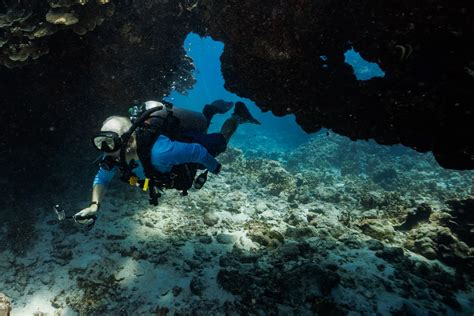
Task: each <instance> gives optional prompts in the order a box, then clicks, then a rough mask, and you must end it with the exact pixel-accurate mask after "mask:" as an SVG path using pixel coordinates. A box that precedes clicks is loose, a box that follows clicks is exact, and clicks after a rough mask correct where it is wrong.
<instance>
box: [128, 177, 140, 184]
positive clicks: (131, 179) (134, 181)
mask: <svg viewBox="0 0 474 316" xmlns="http://www.w3.org/2000/svg"><path fill="white" fill-rule="evenodd" d="M128 183H130V185H137V184H138V177H130V179H128Z"/></svg>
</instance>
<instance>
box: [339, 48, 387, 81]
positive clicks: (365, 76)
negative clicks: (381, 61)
mask: <svg viewBox="0 0 474 316" xmlns="http://www.w3.org/2000/svg"><path fill="white" fill-rule="evenodd" d="M344 57H345V62H346V63H348V64H349V65H351V66H352V68H353V69H354V75H355V76H356V78H357V80H370V79H372V78H375V77H384V76H385V72H383V70H382V69H380V67H379V65H377V64H376V63H371V62H368V61H366V60H365V59H364V58H362V56H360V54H359V53H358V52H356V51H355V50H354V49H349V50H348V51H346V52H345V53H344Z"/></svg>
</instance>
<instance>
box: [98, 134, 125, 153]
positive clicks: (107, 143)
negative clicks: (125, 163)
mask: <svg viewBox="0 0 474 316" xmlns="http://www.w3.org/2000/svg"><path fill="white" fill-rule="evenodd" d="M92 143H93V144H94V147H95V148H97V149H98V150H100V151H103V152H106V153H112V152H115V151H117V150H120V147H122V138H121V137H120V136H119V134H117V133H115V132H100V133H98V134H97V135H95V136H94V137H92Z"/></svg>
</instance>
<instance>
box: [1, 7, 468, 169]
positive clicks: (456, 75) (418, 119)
mask: <svg viewBox="0 0 474 316" xmlns="http://www.w3.org/2000/svg"><path fill="white" fill-rule="evenodd" d="M114 7H115V10H114ZM114 11H115V13H114ZM249 12H251V14H249ZM112 14H113V16H112ZM472 17H473V9H472V6H471V5H470V2H469V1H467V0H463V1H460V2H457V3H456V4H455V5H453V4H452V3H451V2H449V1H446V0H425V1H422V2H413V3H404V4H403V5H401V4H400V3H399V2H397V1H393V0H392V1H390V2H388V3H384V5H383V6H382V5H380V3H378V2H377V1H368V2H364V4H363V5H361V4H360V3H359V2H357V1H349V2H347V1H331V2H314V1H308V0H302V1H283V2H280V3H274V2H261V1H257V0H251V1H240V2H235V1H230V0H199V1H181V0H180V1H147V0H137V1H120V2H113V1H106V0H99V1H91V0H89V1H87V0H80V1H72V0H50V1H47V2H46V1H45V2H42V1H34V2H31V1H30V2H25V1H22V2H18V3H14V4H11V5H6V4H2V5H1V6H0V64H2V65H5V66H7V67H15V66H18V65H24V64H27V63H33V64H35V63H37V62H40V61H38V58H39V57H40V56H43V55H45V54H47V53H48V51H49V52H50V54H52V55H53V56H54V57H52V59H51V60H54V61H55V62H58V61H64V63H60V64H59V65H60V67H62V68H63V67H65V68H66V69H64V73H63V74H61V76H60V77H61V80H57V79H56V78H55V76H54V75H47V76H43V77H42V78H47V79H46V80H47V82H48V85H49V86H57V83H58V82H59V83H63V82H66V85H68V87H69V89H67V92H68V93H72V94H75V95H78V96H80V97H82V98H84V96H83V94H84V89H85V88H86V89H88V90H91V91H90V92H91V93H90V94H89V95H88V96H87V98H89V99H90V101H91V102H88V109H89V110H92V109H91V108H93V106H91V105H90V104H104V103H105V104H108V105H110V104H121V103H122V102H125V103H127V102H130V101H131V100H133V99H147V98H155V97H157V96H159V97H160V96H162V95H163V94H164V93H167V91H168V89H169V88H170V87H171V86H174V87H175V88H176V89H177V90H179V91H185V89H186V88H188V87H191V86H192V84H193V79H192V75H191V73H190V71H191V70H192V69H193V67H192V65H191V62H190V60H189V59H187V58H186V57H185V56H184V52H183V49H182V43H183V39H184V36H185V34H187V33H188V32H190V31H195V32H199V33H200V34H201V35H210V36H212V37H213V38H215V39H217V40H220V41H222V42H223V43H224V44H225V50H224V54H223V56H222V58H221V61H222V71H223V75H224V78H225V80H226V88H227V89H228V90H230V91H232V92H235V93H237V94H238V95H240V96H242V97H247V98H250V99H252V100H254V101H255V102H256V103H257V105H258V106H259V107H260V108H261V109H262V110H264V111H268V110H271V111H272V112H273V113H274V114H276V115H286V114H290V113H293V114H295V116H296V119H297V122H298V123H299V124H300V125H301V126H302V127H303V129H304V130H306V131H308V132H315V131H317V130H319V129H320V128H321V127H326V128H329V129H332V130H333V131H335V132H337V133H339V134H342V135H346V136H348V137H350V138H351V139H369V138H373V139H375V140H376V141H377V142H378V143H380V144H397V143H401V144H403V145H406V146H410V147H412V148H415V149H416V150H419V151H422V152H425V151H430V150H431V151H433V152H434V154H435V157H436V159H437V161H438V162H439V163H440V164H441V165H442V166H443V167H446V168H456V169H472V168H474V159H473V158H472V156H473V153H474V140H473V138H472V137H469V136H468V135H472V134H473V133H474V130H473V126H474V125H473V124H472V122H473V121H474V120H473V116H474V113H473V112H472V109H471V108H470V106H471V105H472V103H473V102H472V101H473V99H474V98H473V93H474V92H473V91H472V89H470V87H471V86H472V83H473V80H474V60H473V58H472V56H473V55H474V52H473V51H472V48H471V47H470V46H469V45H467V43H469V41H470V39H471V38H472V37H473V29H472V20H473V19H472ZM103 21H107V23H102V22H103ZM100 24H102V25H101V26H100V27H98V28H96V26H97V25H100ZM91 30H94V32H90V31H91ZM58 31H64V32H58ZM62 33H64V34H62ZM74 37H76V38H75V39H74ZM65 39H66V40H65ZM350 48H354V49H355V50H356V51H358V52H359V53H360V54H361V55H362V57H364V58H365V59H367V60H369V61H372V62H377V63H378V64H379V65H380V67H381V68H382V69H383V70H384V71H385V77H384V78H376V79H372V80H369V81H357V80H356V78H355V76H354V74H353V70H352V68H351V66H349V65H348V64H346V63H345V62H344V55H343V54H344V52H345V51H347V50H348V49H350ZM85 56H89V57H87V58H84V57H85ZM43 57H44V56H43ZM58 57H59V59H58ZM51 60H50V61H47V60H46V59H44V60H42V61H41V63H43V62H45V63H46V66H45V67H46V68H48V67H53V64H52V63H51ZM73 63H77V64H79V66H77V65H76V66H74V65H73ZM54 65H55V66H54V67H55V68H59V67H57V65H58V64H54ZM41 72H43V73H44V70H43V69H39V71H38V69H35V70H34V71H33V70H32V71H31V73H28V74H29V75H31V74H34V73H41ZM65 74H69V75H65ZM86 74H90V76H87V75H86ZM25 75H26V74H25ZM74 76H78V78H76V79H77V80H72V79H73V78H72V77H74ZM42 78H38V77H35V79H36V80H40V81H42V80H43V79H42ZM185 79H186V80H185ZM85 82H86V83H87V84H85ZM85 85H87V87H84V86H85ZM23 86H24V87H25V89H27V88H28V87H34V86H35V84H31V83H25V84H24V85H23ZM43 89H45V88H43ZM63 93H64V92H63ZM55 97H56V96H55V95H51V96H49V97H48V99H49V101H50V102H53V103H54V102H58V101H57V100H55ZM61 104H62V105H64V102H61ZM92 111H95V110H92Z"/></svg>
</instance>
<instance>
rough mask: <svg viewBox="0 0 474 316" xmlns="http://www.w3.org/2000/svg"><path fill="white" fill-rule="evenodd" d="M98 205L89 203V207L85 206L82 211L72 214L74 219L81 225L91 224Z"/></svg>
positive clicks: (94, 218)
mask: <svg viewBox="0 0 474 316" xmlns="http://www.w3.org/2000/svg"><path fill="white" fill-rule="evenodd" d="M97 210H98V206H97V204H91V205H90V206H89V207H86V208H85V209H83V210H82V211H80V212H78V213H76V214H74V216H73V218H74V220H75V221H76V222H77V223H79V224H83V225H88V226H89V225H93V224H94V222H95V220H96V218H97V216H96V213H97Z"/></svg>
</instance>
